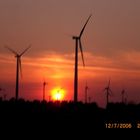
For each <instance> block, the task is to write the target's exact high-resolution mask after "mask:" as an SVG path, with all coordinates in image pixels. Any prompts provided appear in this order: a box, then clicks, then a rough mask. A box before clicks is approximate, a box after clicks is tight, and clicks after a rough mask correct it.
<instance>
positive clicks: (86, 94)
mask: <svg viewBox="0 0 140 140" xmlns="http://www.w3.org/2000/svg"><path fill="white" fill-rule="evenodd" d="M88 90H89V87H88V86H87V83H86V86H85V103H87V97H88Z"/></svg>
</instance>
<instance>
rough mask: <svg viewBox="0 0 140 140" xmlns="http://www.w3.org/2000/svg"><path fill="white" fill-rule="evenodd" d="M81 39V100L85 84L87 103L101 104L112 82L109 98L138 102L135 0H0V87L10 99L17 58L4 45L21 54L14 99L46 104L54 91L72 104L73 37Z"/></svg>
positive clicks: (139, 27) (139, 14) (138, 0)
mask: <svg viewBox="0 0 140 140" xmlns="http://www.w3.org/2000/svg"><path fill="white" fill-rule="evenodd" d="M90 14H92V18H91V20H90V21H89V23H88V25H87V28H86V29H85V32H84V34H83V36H82V44H83V47H84V48H83V50H84V58H85V64H86V67H85V68H83V66H82V59H81V55H80V53H79V95H78V99H79V100H80V101H84V94H85V93H84V92H85V85H86V82H87V83H88V86H89V96H90V97H91V101H94V102H97V103H98V104H99V105H101V106H104V105H105V93H104V92H103V89H104V88H105V87H106V85H107V84H108V80H109V78H110V79H111V85H110V86H111V89H112V91H113V95H112V97H110V100H111V101H113V102H116V101H121V90H122V88H125V89H126V94H127V99H128V101H129V102H130V101H133V102H140V0H0V88H3V89H5V91H1V92H0V94H1V96H2V94H3V93H5V94H7V98H8V99H9V98H11V97H14V96H15V72H16V59H15V57H14V55H13V54H12V53H11V52H9V51H8V50H7V49H6V48H4V45H8V46H9V47H10V48H12V49H14V50H15V51H17V52H19V53H20V52H22V51H23V50H24V49H25V48H26V47H28V45H29V44H32V47H31V48H30V49H29V50H28V51H27V52H26V54H25V55H24V56H23V57H22V70H23V77H22V78H20V91H19V97H21V98H24V99H29V100H33V99H39V100H42V96H43V95H42V94H43V91H42V89H43V80H44V79H45V80H46V82H47V83H48V85H46V100H48V98H49V96H50V95H51V92H52V90H53V89H55V88H62V89H64V90H65V95H64V99H65V100H73V78H74V51H75V42H74V40H72V35H79V33H80V30H81V28H82V27H83V25H84V23H85V21H86V20H87V17H88V16H89V15H90Z"/></svg>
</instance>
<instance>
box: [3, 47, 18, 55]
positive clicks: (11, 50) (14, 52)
mask: <svg viewBox="0 0 140 140" xmlns="http://www.w3.org/2000/svg"><path fill="white" fill-rule="evenodd" d="M5 48H6V49H8V50H9V51H10V52H12V53H13V54H15V55H18V53H17V52H16V51H14V50H13V49H11V48H9V47H8V46H5Z"/></svg>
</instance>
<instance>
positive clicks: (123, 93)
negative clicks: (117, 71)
mask: <svg viewBox="0 0 140 140" xmlns="http://www.w3.org/2000/svg"><path fill="white" fill-rule="evenodd" d="M121 95H122V103H124V102H125V98H124V96H125V89H123V90H122V91H121Z"/></svg>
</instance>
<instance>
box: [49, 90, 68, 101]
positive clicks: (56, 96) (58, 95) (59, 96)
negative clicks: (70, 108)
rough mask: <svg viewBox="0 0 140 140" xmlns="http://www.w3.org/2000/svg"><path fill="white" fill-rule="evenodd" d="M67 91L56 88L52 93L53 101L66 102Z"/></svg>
mask: <svg viewBox="0 0 140 140" xmlns="http://www.w3.org/2000/svg"><path fill="white" fill-rule="evenodd" d="M65 93H66V91H65V90H64V89H62V88H54V89H53V90H52V91H51V95H52V100H53V101H62V100H64V97H65Z"/></svg>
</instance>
